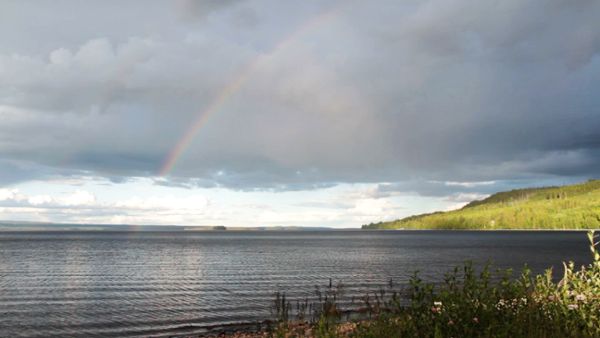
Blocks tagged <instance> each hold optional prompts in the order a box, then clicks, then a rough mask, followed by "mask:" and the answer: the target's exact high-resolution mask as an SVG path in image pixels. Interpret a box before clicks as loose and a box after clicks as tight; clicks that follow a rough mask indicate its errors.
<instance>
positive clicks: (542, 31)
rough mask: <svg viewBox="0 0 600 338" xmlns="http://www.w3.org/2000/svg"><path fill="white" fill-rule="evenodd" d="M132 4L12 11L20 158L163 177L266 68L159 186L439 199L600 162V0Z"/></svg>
mask: <svg viewBox="0 0 600 338" xmlns="http://www.w3.org/2000/svg"><path fill="white" fill-rule="evenodd" d="M119 3H120V2H119ZM116 4H117V2H98V3H96V4H95V5H91V4H86V6H85V7H83V6H82V5H80V4H79V3H77V2H73V3H68V2H61V3H52V6H50V3H38V4H37V5H33V3H22V2H15V3H8V4H2V5H0V6H1V8H0V13H4V14H0V15H2V17H0V19H1V20H0V38H2V39H0V41H2V42H1V43H0V119H1V120H0V121H1V122H0V160H1V161H4V162H3V163H17V162H18V163H33V164H35V165H37V166H40V167H44V168H46V169H44V172H46V171H47V170H48V169H47V168H51V169H50V170H51V171H53V172H52V174H55V175H60V174H64V173H72V171H74V170H75V171H77V170H81V171H85V172H87V173H93V174H94V175H101V176H105V177H107V178H109V179H110V180H112V181H119V180H126V178H127V177H129V176H153V175H156V174H157V173H158V171H159V169H160V168H161V166H162V165H163V162H164V160H165V158H167V156H168V154H169V152H170V151H171V150H172V148H173V147H174V146H175V144H176V143H177V142H178V140H179V139H181V137H182V136H183V135H184V134H185V132H186V130H187V128H189V126H190V124H191V123H192V122H193V121H194V120H195V119H196V118H197V117H198V116H199V114H201V112H202V111H204V110H205V109H206V108H207V107H209V106H210V105H211V102H212V100H214V98H215V97H218V96H219V94H220V93H221V91H222V89H223V88H225V87H226V86H227V85H228V84H230V83H232V82H234V81H236V80H239V79H240V78H241V75H243V74H246V73H245V72H246V69H248V67H249V65H250V67H251V68H252V71H251V72H249V73H248V74H247V76H245V77H243V79H244V80H245V81H244V82H243V83H242V86H241V87H240V89H239V91H237V92H236V93H234V95H231V96H230V97H228V98H227V99H226V100H224V102H223V103H222V104H221V105H219V107H218V109H217V110H216V112H215V113H214V114H213V115H212V116H210V117H209V118H208V119H207V122H206V123H205V125H204V126H203V127H202V128H201V130H200V132H199V133H198V135H197V136H196V137H195V138H194V141H193V142H192V143H191V145H190V146H189V147H188V148H187V149H186V150H185V151H184V153H183V155H182V157H181V158H180V159H179V160H178V161H177V162H176V165H175V167H174V169H173V170H172V171H171V172H170V173H169V174H170V177H169V178H168V179H161V180H157V184H163V185H176V186H189V187H194V186H203V187H215V186H222V187H229V188H234V189H242V190H253V189H273V190H288V189H293V190H298V189H300V190H301V189H312V188H316V187H324V186H330V185H332V184H337V183H341V182H400V183H392V184H399V185H406V186H405V187H402V186H397V187H394V189H396V190H398V191H399V190H403V191H407V190H408V191H418V192H420V193H422V194H426V195H436V194H438V195H439V194H442V193H443V194H446V193H450V191H451V192H453V193H454V192H464V193H474V191H472V189H471V188H468V187H464V186H460V185H458V186H457V185H454V186H452V185H444V184H439V183H438V184H432V183H427V182H453V181H454V182H475V181H502V182H528V183H531V182H540V181H543V180H549V181H552V180H554V181H557V180H558V181H560V180H564V179H575V178H577V179H580V178H587V177H591V176H594V175H596V174H597V168H600V133H599V132H598V130H600V113H599V112H600V96H598V95H597V90H596V89H597V88H599V86H600V57H599V55H600V54H599V52H600V21H599V20H597V18H598V17H600V4H599V3H598V2H594V1H569V2H566V1H558V0H556V1H533V0H532V1H516V0H515V1H502V2H495V3H485V2H476V3H473V2H471V1H466V0H465V1H463V0H454V1H437V0H432V1H425V2H423V1H414V2H402V3H401V4H399V3H398V2H397V1H379V2H352V3H349V2H339V3H336V2H333V1H326V2H318V1H308V2H302V3H301V4H298V3H294V4H292V3H285V4H282V3H279V2H273V3H269V2H261V1H244V2H237V1H208V2H207V1H180V2H176V3H175V4H169V5H167V4H165V3H161V2H151V3H148V4H147V5H146V3H145V4H144V5H143V7H144V8H145V9H146V11H145V13H144V15H143V16H140V15H139V14H140V13H139V11H140V7H139V6H142V5H141V4H137V5H136V6H133V5H131V4H127V5H124V6H122V7H119V8H118V9H117V8H116V7H115V6H116ZM332 8H333V10H332ZM324 12H328V13H333V14H330V15H329V16H326V19H318V20H321V21H318V20H317V19H315V18H319V15H321V14H322V13H324ZM241 17H246V19H244V20H242V19H240V18H241ZM249 17H251V20H250V19H248V18H249ZM109 18H110V20H108V19H109ZM182 18H183V19H185V20H181V19H182ZM188 19H193V20H191V21H193V22H190V20H188ZM240 20H242V21H244V22H246V23H245V24H240V22H241V21H240ZM315 20H317V23H310V22H313V21H315ZM250 21H251V22H252V23H251V24H249V23H248V22H250ZM48 27H52V29H47V28H48ZM299 27H308V28H304V29H301V31H302V34H295V33H294V32H296V31H298V29H299ZM44 28H46V29H44ZM9 32H10V33H9ZM290 36H293V37H294V38H293V39H290V38H289V37H290ZM281 41H286V43H285V44H283V45H284V46H285V47H284V48H281V49H274V46H279V45H281V44H280V42H281ZM257 60H258V61H257ZM4 169H5V170H2V172H0V176H2V177H0V182H3V183H4V184H6V183H7V182H14V181H18V180H27V179H31V178H35V176H37V175H38V174H37V173H36V171H27V170H25V171H21V172H19V170H20V169H19V168H16V167H14V166H12V167H10V166H5V167H4ZM39 175H41V174H39ZM511 184H512V183H506V184H505V186H502V187H500V186H498V185H489V186H479V187H478V188H477V191H475V192H477V193H488V192H492V191H494V190H495V189H499V188H505V187H512V185H511ZM519 184H520V183H519ZM519 184H516V185H519ZM386 189H392V188H391V187H387V188H386V187H384V186H382V191H384V190H386Z"/></svg>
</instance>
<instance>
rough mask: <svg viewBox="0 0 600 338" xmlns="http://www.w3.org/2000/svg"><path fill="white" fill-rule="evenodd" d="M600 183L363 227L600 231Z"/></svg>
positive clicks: (524, 192) (512, 194) (513, 194)
mask: <svg viewBox="0 0 600 338" xmlns="http://www.w3.org/2000/svg"><path fill="white" fill-rule="evenodd" d="M598 228H600V180H590V181H588V182H586V183H581V184H575V185H568V186H562V187H546V188H529V189H518V190H512V191H505V192H499V193H496V194H494V195H491V196H490V197H488V198H486V199H484V200H481V201H473V202H471V203H469V204H467V205H466V206H465V207H463V208H462V209H459V210H454V211H448V212H436V213H431V214H423V215H417V216H411V217H407V218H403V219H400V220H396V221H391V222H380V223H371V224H368V225H363V229H485V230H493V229H598Z"/></svg>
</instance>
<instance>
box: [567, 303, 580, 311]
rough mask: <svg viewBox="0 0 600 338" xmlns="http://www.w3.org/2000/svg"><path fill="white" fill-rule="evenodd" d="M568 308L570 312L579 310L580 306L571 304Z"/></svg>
mask: <svg viewBox="0 0 600 338" xmlns="http://www.w3.org/2000/svg"><path fill="white" fill-rule="evenodd" d="M567 307H568V308H569V310H576V309H577V308H579V305H577V304H569V305H567Z"/></svg>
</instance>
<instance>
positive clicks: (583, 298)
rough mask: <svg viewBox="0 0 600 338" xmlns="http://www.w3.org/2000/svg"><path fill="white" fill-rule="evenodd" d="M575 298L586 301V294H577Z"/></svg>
mask: <svg viewBox="0 0 600 338" xmlns="http://www.w3.org/2000/svg"><path fill="white" fill-rule="evenodd" d="M575 299H576V300H577V301H579V302H583V301H585V295H577V296H575Z"/></svg>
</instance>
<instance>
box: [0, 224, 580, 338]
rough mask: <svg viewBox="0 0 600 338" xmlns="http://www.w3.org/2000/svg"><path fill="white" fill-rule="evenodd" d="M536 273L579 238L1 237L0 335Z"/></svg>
mask: <svg viewBox="0 0 600 338" xmlns="http://www.w3.org/2000/svg"><path fill="white" fill-rule="evenodd" d="M488 259H490V260H492V261H493V262H494V264H495V265H496V266H500V267H515V268H520V267H521V266H522V265H523V264H524V263H528V264H529V266H530V267H532V268H533V270H534V271H536V272H541V271H542V270H543V269H545V268H547V267H550V266H554V267H556V268H560V267H561V262H562V261H564V260H574V261H575V262H577V263H578V264H583V263H587V262H589V261H590V259H589V254H588V247H587V242H586V237H585V233H583V232H444V231H426V232H411V231H402V232H400V231H398V232H377V231H369V232H360V231H339V232H338V231H336V232H210V233H208V232H207V233H142V232H137V233H135V232H120V233H84V232H61V233H56V232H54V233H50V232H40V233H0V336H2V337H51V336H56V337H66V336H68V337H110V336H117V337H126V336H149V335H168V334H183V333H186V332H189V331H190V330H194V329H196V327H202V326H207V325H214V324H226V323H235V322H245V321H252V320H257V319H264V317H266V316H268V315H269V313H270V312H269V307H270V302H271V301H272V299H273V293H274V292H275V291H276V290H281V291H286V292H287V293H288V294H290V295H291V296H292V297H294V296H306V295H312V294H313V293H314V285H322V286H324V285H326V284H328V281H329V278H333V280H334V281H338V280H341V281H343V282H344V283H345V284H346V285H347V286H346V292H347V293H349V294H361V293H362V292H364V290H367V289H375V288H377V287H378V286H380V285H384V284H385V283H386V282H387V281H388V280H389V278H393V280H394V281H395V282H396V283H405V282H406V281H407V280H408V278H409V277H410V275H411V274H412V273H413V272H414V271H415V270H417V269H418V270H420V271H421V275H422V276H423V277H425V279H435V278H439V277H440V276H442V274H443V273H444V272H446V271H448V270H449V269H450V268H451V267H453V266H455V265H457V264H460V263H462V262H463V261H465V260H473V261H474V262H478V263H483V262H485V261H486V260H488Z"/></svg>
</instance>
